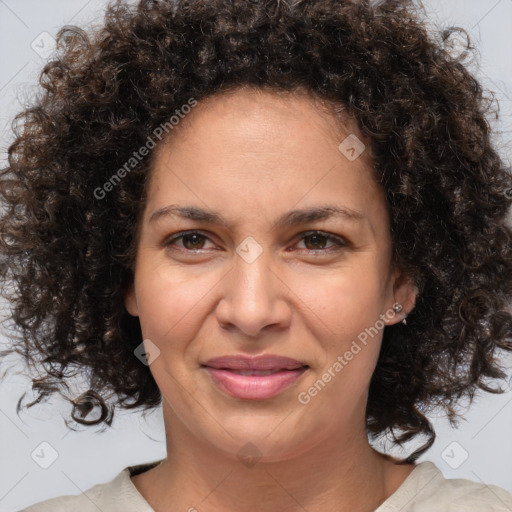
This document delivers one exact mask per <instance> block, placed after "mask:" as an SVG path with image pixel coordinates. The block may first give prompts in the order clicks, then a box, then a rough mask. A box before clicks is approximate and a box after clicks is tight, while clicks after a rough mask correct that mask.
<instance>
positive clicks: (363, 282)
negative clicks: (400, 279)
mask: <svg viewBox="0 0 512 512" xmlns="http://www.w3.org/2000/svg"><path fill="white" fill-rule="evenodd" d="M383 283H384V279H383V277H382V276H381V275H380V274H379V272H378V270H377V268H376V266H373V267H372V266H371V265H365V266H363V268H361V270H359V266H356V265H351V266H347V267H346V268H340V269H338V270H334V271H332V270H331V271H329V272H328V273H326V274H325V275H322V276H319V275H318V274H316V275H314V276H311V277H310V278H304V277H300V278H298V279H296V280H295V284H294V285H293V287H292V289H293V291H294V293H295V294H296V296H297V297H298V298H299V299H300V302H302V303H303V304H304V305H305V306H306V309H305V310H304V311H305V314H306V313H307V311H308V310H309V313H308V316H309V317H311V326H316V328H314V330H315V332H316V334H317V337H318V339H329V340H332V341H333V342H334V344H335V345H336V346H337V347H338V346H339V344H340V342H342V340H344V341H343V343H345V342H346V341H347V339H348V338H352V337H356V336H357V335H358V334H359V333H360V332H361V331H362V330H364V329H365V328H367V327H370V326H372V325H374V324H375V322H376V321H377V320H378V319H379V315H380V314H381V313H383V312H384V311H383V309H382V308H383V306H384V303H385V302H384V298H385V291H386V290H385V288H384V286H383Z"/></svg>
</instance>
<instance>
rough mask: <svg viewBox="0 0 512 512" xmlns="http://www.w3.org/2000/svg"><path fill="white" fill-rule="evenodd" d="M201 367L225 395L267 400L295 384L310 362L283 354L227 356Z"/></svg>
mask: <svg viewBox="0 0 512 512" xmlns="http://www.w3.org/2000/svg"><path fill="white" fill-rule="evenodd" d="M201 367H202V368H203V369H204V370H205V371H206V372H207V373H208V374H209V375H210V377H211V379H212V382H213V383H214V384H215V385H216V386H217V387H218V388H219V389H220V390H221V391H222V392H224V393H225V394H227V395H229V396H231V397H234V398H238V399H242V400H264V399H268V398H272V397H274V396H277V395H278V394H280V393H282V392H283V391H284V390H285V389H288V388H289V387H291V386H293V385H294V384H296V383H297V381H298V380H299V379H300V378H301V376H302V375H303V374H304V373H305V372H306V371H307V370H308V369H309V365H307V364H305V363H303V362H301V361H298V360H296V359H290V358H287V357H282V356H272V355H271V356H258V357H253V358H249V357H245V356H224V357H220V358H215V359H210V360H209V361H207V362H206V363H205V364H203V365H201Z"/></svg>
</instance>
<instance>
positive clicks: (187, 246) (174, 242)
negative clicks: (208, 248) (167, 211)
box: [164, 231, 209, 252]
mask: <svg viewBox="0 0 512 512" xmlns="http://www.w3.org/2000/svg"><path fill="white" fill-rule="evenodd" d="M179 240H181V246H180V245H179V244H178V242H179ZM207 240H209V238H208V237H207V236H206V235H202V234H201V233H199V232H197V231H190V232H188V233H181V234H179V235H178V236H175V237H173V238H171V239H169V240H168V241H166V242H164V245H165V246H166V247H172V248H174V247H177V248H178V249H184V250H186V251H191V252H192V251H199V250H201V249H204V248H205V247H204V245H205V242H206V241H207Z"/></svg>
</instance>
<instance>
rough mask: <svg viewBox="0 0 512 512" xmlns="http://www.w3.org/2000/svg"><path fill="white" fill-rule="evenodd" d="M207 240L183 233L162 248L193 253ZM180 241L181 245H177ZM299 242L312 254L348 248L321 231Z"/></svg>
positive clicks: (306, 234) (312, 232)
mask: <svg viewBox="0 0 512 512" xmlns="http://www.w3.org/2000/svg"><path fill="white" fill-rule="evenodd" d="M208 240H210V238H209V237H208V236H206V235H204V234H203V233H201V232H200V231H186V232H183V233H178V234H177V235H175V236H173V237H172V238H170V239H168V240H167V241H165V242H164V246H166V247H173V248H174V247H176V248H178V249H180V250H184V252H189V253H190V252H192V253H194V252H199V251H201V250H203V249H204V250H207V249H208V248H207V247H206V248H205V243H206V242H207V241H208ZM180 241H181V245H179V244H178V242H180ZM210 241H211V240H210ZM300 241H301V242H302V241H303V242H304V245H305V247H306V251H309V252H313V253H314V252H321V253H322V252H323V253H325V252H332V251H336V250H337V249H339V248H342V247H347V246H348V244H347V242H346V241H345V240H344V239H342V238H341V237H337V236H334V235H330V234H328V233H323V232H322V231H310V232H307V233H302V234H301V238H300ZM329 242H330V243H331V244H332V245H331V246H330V247H327V248H326V247H325V246H326V244H327V243H329Z"/></svg>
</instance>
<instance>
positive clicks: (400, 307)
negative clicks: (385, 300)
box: [393, 302, 407, 325]
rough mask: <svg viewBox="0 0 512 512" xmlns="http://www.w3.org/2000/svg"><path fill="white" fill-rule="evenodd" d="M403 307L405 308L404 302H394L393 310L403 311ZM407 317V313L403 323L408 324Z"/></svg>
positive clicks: (396, 311)
mask: <svg viewBox="0 0 512 512" xmlns="http://www.w3.org/2000/svg"><path fill="white" fill-rule="evenodd" d="M402 309H403V308H402V304H399V303H398V302H395V303H394V304H393V311H394V312H395V313H400V311H402ZM406 318H407V315H406V316H405V317H404V319H403V320H402V323H403V324H404V325H407V320H406Z"/></svg>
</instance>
